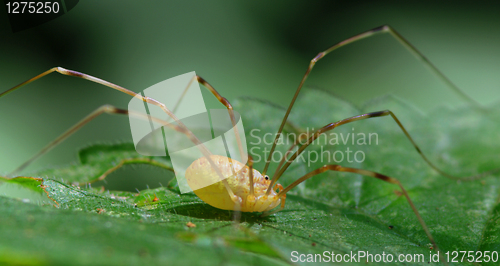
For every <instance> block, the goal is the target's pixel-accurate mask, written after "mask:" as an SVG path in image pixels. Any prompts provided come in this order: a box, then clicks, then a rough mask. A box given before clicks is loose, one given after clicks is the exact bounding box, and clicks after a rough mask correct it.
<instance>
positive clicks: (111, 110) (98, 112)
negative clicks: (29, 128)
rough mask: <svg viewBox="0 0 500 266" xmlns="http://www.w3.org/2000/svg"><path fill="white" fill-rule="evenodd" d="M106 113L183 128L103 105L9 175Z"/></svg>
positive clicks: (177, 128)
mask: <svg viewBox="0 0 500 266" xmlns="http://www.w3.org/2000/svg"><path fill="white" fill-rule="evenodd" d="M104 113H106V114H122V115H132V116H136V117H139V118H142V119H146V120H147V119H151V120H153V121H154V122H157V123H160V124H163V125H165V126H169V127H171V128H173V129H174V130H177V131H180V132H182V130H181V129H180V128H179V127H178V126H176V125H173V124H169V123H167V122H166V121H163V120H161V119H158V118H156V117H152V116H150V115H143V114H140V113H136V112H131V111H128V110H124V109H120V108H117V107H114V106H112V105H103V106H101V107H99V108H97V109H96V110H95V111H93V112H92V113H90V114H89V115H87V116H86V117H85V118H83V119H82V120H80V121H79V122H78V123H76V124H75V125H73V126H72V127H71V128H69V129H68V130H66V131H65V132H64V133H62V134H61V135H60V136H58V137H57V138H56V139H55V140H53V141H52V142H50V143H49V144H47V145H46V146H45V147H43V148H42V149H41V150H40V151H39V152H38V153H37V154H35V155H34V156H33V157H31V158H30V159H29V160H28V161H26V162H25V163H23V164H22V165H20V166H19V167H18V168H16V169H15V170H14V171H12V172H11V173H10V174H9V175H10V176H12V175H15V174H17V173H19V172H20V171H22V170H23V169H25V168H26V167H27V166H28V165H30V164H31V163H32V162H33V161H35V160H36V159H38V158H39V157H40V156H42V155H43V154H45V153H47V152H48V151H50V150H51V149H53V148H54V147H55V146H57V145H58V144H59V143H61V142H63V141H64V140H65V139H67V138H68V137H69V136H71V135H72V134H73V133H75V132H76V131H78V130H79V129H80V128H82V127H83V126H85V125H86V124H88V123H89V122H90V121H92V120H94V119H95V118H97V117H98V116H100V115H102V114H104Z"/></svg>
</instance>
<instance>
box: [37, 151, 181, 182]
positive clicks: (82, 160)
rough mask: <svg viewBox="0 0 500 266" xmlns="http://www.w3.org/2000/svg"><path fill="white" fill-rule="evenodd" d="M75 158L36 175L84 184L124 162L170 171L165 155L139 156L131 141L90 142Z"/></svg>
mask: <svg viewBox="0 0 500 266" xmlns="http://www.w3.org/2000/svg"><path fill="white" fill-rule="evenodd" d="M78 158H79V162H78V163H75V164H73V165H70V166H67V167H64V168H55V169H45V170H43V171H40V172H37V173H36V175H37V176H42V177H48V178H62V179H63V180H64V182H67V183H77V184H85V183H88V182H95V181H98V180H102V179H104V178H105V177H106V176H107V175H109V174H110V173H111V172H113V171H115V170H116V169H118V168H120V167H122V166H124V165H132V164H146V165H153V166H157V167H160V168H164V169H167V170H171V171H173V168H172V163H171V162H170V160H169V158H164V157H152V156H143V155H140V154H138V153H137V152H136V151H135V148H134V144H132V143H120V144H114V145H113V144H98V145H92V146H90V147H88V148H85V149H82V150H80V152H79V153H78Z"/></svg>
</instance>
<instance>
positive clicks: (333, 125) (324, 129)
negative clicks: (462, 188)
mask: <svg viewBox="0 0 500 266" xmlns="http://www.w3.org/2000/svg"><path fill="white" fill-rule="evenodd" d="M381 116H391V117H392V119H394V121H395V122H396V123H397V124H398V126H399V128H400V129H401V131H403V133H404V134H405V136H406V137H407V138H408V140H409V141H410V142H411V144H412V145H413V147H414V148H415V149H416V150H417V152H418V153H419V154H420V156H421V157H422V158H423V159H424V161H425V162H426V163H427V164H428V165H429V166H430V167H431V168H432V169H434V170H436V171H437V172H438V173H439V174H441V175H443V176H445V177H447V178H450V179H454V180H464V181H469V180H474V179H478V178H481V177H484V176H487V175H490V174H492V173H495V172H498V171H500V168H497V169H493V170H490V171H487V172H483V173H481V174H479V175H474V176H467V177H456V176H453V175H450V174H448V173H446V172H444V171H443V170H441V169H439V168H438V167H437V166H435V165H434V164H433V163H432V162H431V161H430V160H429V159H428V158H427V157H426V156H425V155H424V153H423V152H422V150H420V148H419V147H418V145H417V143H415V141H414V140H413V138H412V137H411V136H410V134H409V133H408V131H407V130H406V129H405V127H404V126H403V124H402V123H401V122H400V121H399V119H398V118H397V117H396V115H394V113H393V112H391V111H390V110H384V111H378V112H372V113H367V114H362V115H358V116H353V117H349V118H346V119H343V120H340V121H338V122H335V123H330V124H327V125H326V126H324V127H322V128H320V129H318V130H317V131H316V132H314V134H312V136H311V137H309V139H308V140H307V142H306V143H305V144H304V145H302V146H301V147H300V148H299V149H298V150H297V151H296V152H295V153H294V154H293V155H292V156H291V157H290V158H289V159H288V160H287V162H286V163H285V165H283V167H282V168H281V169H280V168H279V167H278V168H277V169H276V172H275V174H274V176H273V178H272V181H271V184H270V185H269V188H268V190H267V193H269V192H270V188H272V186H273V184H275V183H276V182H277V181H278V179H279V178H280V177H281V175H282V174H283V173H284V172H285V170H286V169H287V168H288V166H290V164H291V163H292V162H293V161H294V160H295V159H296V158H297V157H298V156H299V155H300V154H301V153H302V152H303V151H304V150H305V149H306V148H307V147H308V146H309V145H311V143H313V141H314V140H315V139H317V138H318V137H319V136H320V135H321V134H323V133H325V132H327V131H330V130H333V129H334V128H336V127H338V126H340V125H344V124H347V123H351V122H354V121H358V120H363V119H368V118H373V117H381ZM297 143H298V140H296V141H295V143H294V144H293V145H292V147H290V149H289V150H288V151H287V153H285V154H288V153H289V152H290V151H291V150H292V149H293V148H294V147H295V146H296V145H297ZM285 159H286V156H285V157H283V159H282V161H281V163H280V166H281V165H282V163H283V161H284V160H285Z"/></svg>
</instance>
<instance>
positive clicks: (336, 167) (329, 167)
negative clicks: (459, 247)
mask: <svg viewBox="0 0 500 266" xmlns="http://www.w3.org/2000/svg"><path fill="white" fill-rule="evenodd" d="M326 171H338V172H351V173H355V174H360V175H364V176H369V177H374V178H377V179H380V180H382V181H385V182H388V183H391V184H395V185H398V186H399V188H400V189H401V191H402V192H403V195H404V196H405V197H406V200H407V201H408V204H410V207H411V208H412V210H413V212H414V213H415V215H416V216H417V219H418V221H419V222H420V225H422V228H423V229H424V231H425V234H426V235H427V237H428V238H429V240H430V241H431V243H432V245H433V246H434V248H435V250H436V251H439V248H438V246H437V244H436V241H434V237H432V234H431V232H430V231H429V228H428V227H427V225H426V224H425V222H424V219H422V217H421V216H420V213H419V212H418V210H417V208H416V207H415V204H413V202H412V200H411V199H410V196H409V195H408V193H407V192H406V190H405V189H404V187H403V185H402V184H401V183H400V182H399V180H397V179H395V178H392V177H389V176H386V175H382V174H379V173H376V172H372V171H368V170H363V169H357V168H349V167H342V166H340V165H325V166H323V167H321V168H318V169H316V170H314V171H311V172H310V173H308V174H306V175H304V176H302V177H301V178H299V179H297V180H296V181H295V182H293V183H292V184H290V185H289V186H288V187H286V188H285V189H284V190H283V191H280V193H279V194H278V196H283V195H285V194H286V193H287V192H288V191H290V190H291V189H292V188H294V187H296V186H297V185H298V184H300V183H302V182H304V181H305V180H307V179H309V178H311V177H313V176H316V175H319V174H321V173H323V172H326Z"/></svg>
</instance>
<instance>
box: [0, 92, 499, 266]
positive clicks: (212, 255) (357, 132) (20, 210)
mask: <svg viewBox="0 0 500 266" xmlns="http://www.w3.org/2000/svg"><path fill="white" fill-rule="evenodd" d="M233 107H234V108H235V110H238V111H239V112H240V113H241V114H242V117H243V122H244V127H245V130H246V135H247V142H248V146H249V148H248V150H249V151H250V152H251V153H252V155H253V158H254V159H255V160H256V163H255V166H256V169H259V170H261V169H263V167H264V164H265V160H266V159H267V156H264V155H265V152H266V150H267V151H269V149H270V144H269V143H270V142H272V141H273V139H274V135H272V134H274V133H275V132H276V130H277V129H278V127H279V124H280V122H281V121H280V120H281V118H282V116H283V114H284V112H285V110H284V109H283V108H280V107H277V106H274V105H271V104H268V103H266V102H263V101H260V100H254V99H250V98H242V99H239V100H237V101H234V102H233ZM383 109H390V110H392V111H393V112H394V113H395V114H396V116H398V118H399V119H400V121H401V122H402V123H403V125H404V126H405V127H406V128H407V129H408V131H409V133H410V134H411V136H412V137H413V138H414V139H415V141H416V143H417V144H418V145H419V146H420V148H421V149H422V151H423V152H424V154H426V155H427V156H428V157H429V159H430V160H431V161H432V162H433V163H435V164H436V165H437V166H438V167H439V168H440V169H442V170H443V171H445V172H447V173H450V174H453V175H458V176H469V175H475V174H478V173H481V172H484V171H487V170H492V169H495V168H498V167H500V160H499V157H498V154H500V139H499V136H500V135H499V134H498V132H500V123H499V121H498V120H496V119H494V118H495V117H500V116H499V114H500V109H499V108H489V109H488V115H485V114H484V112H481V111H478V110H476V109H474V108H472V107H462V108H459V109H454V110H452V109H446V108H441V109H438V110H431V111H428V112H422V111H418V110H416V109H415V108H412V107H411V106H409V105H408V104H407V103H405V102H404V101H402V100H400V99H397V98H394V97H390V96H389V97H382V98H379V99H375V100H373V101H371V102H369V103H367V104H366V105H365V106H363V107H355V106H353V105H351V104H349V103H347V102H345V101H342V100H341V99H338V98H337V97H334V96H332V95H331V94H329V93H327V92H324V91H319V90H310V89H308V90H305V91H304V92H303V93H302V95H301V97H299V99H298V100H297V103H296V105H295V106H294V108H293V110H292V113H291V114H290V119H289V122H288V123H287V125H286V126H285V136H283V139H281V143H283V144H282V145H279V147H278V148H277V150H278V151H280V152H281V153H284V152H285V151H286V150H287V147H288V145H289V144H290V143H293V140H294V137H293V136H294V134H296V135H298V134H301V133H304V132H306V133H307V132H309V133H310V132H313V130H315V129H318V128H320V127H322V126H324V125H326V124H328V123H331V122H335V121H337V120H339V119H343V118H346V117H349V116H353V115H358V114H362V113H365V112H370V111H379V110H383ZM313 128H314V129H313ZM253 129H258V130H254V131H252V130H253ZM333 132H335V133H337V140H339V138H344V139H345V137H346V136H347V135H348V134H351V135H349V136H351V137H356V138H357V139H355V141H354V142H352V138H350V139H349V140H348V141H346V142H345V143H344V142H343V141H342V140H340V143H336V142H335V141H334V140H335V136H333V135H328V136H327V138H324V139H323V140H322V142H318V143H315V144H313V145H311V146H310V147H309V148H308V149H307V150H306V152H305V154H306V156H305V157H304V159H305V160H298V161H297V162H294V163H293V164H292V165H291V166H290V168H289V170H288V171H286V172H285V174H284V175H283V177H282V178H281V179H280V180H279V182H280V183H282V184H283V185H288V184H291V183H292V182H293V181H294V180H296V179H297V178H299V177H300V176H302V175H304V174H305V173H307V172H309V171H312V170H314V169H316V168H318V167H320V166H322V165H324V164H328V163H334V164H341V165H343V166H346V167H356V168H363V169H366V170H371V171H375V172H379V173H382V174H385V175H389V176H391V177H394V178H397V179H398V180H400V182H401V183H402V185H403V186H404V187H405V189H406V190H407V191H408V194H409V196H410V197H411V199H412V200H413V202H414V204H415V206H416V208H417V209H418V210H419V212H420V214H421V216H422V218H423V219H424V221H425V222H426V224H427V226H428V228H429V229H430V231H431V233H432V235H433V236H434V238H435V240H436V242H437V244H438V246H439V248H440V250H441V252H442V253H445V252H450V259H451V258H452V257H453V256H452V255H453V254H452V253H451V252H454V251H474V253H475V252H476V251H481V252H486V251H490V252H493V251H496V252H498V251H499V250H500V178H499V177H500V176H499V175H500V174H499V173H495V174H491V175H489V176H485V177H483V178H480V179H478V180H474V181H467V182H465V181H457V180H451V179H448V178H446V177H444V176H441V175H439V174H438V173H437V172H436V171H434V170H433V169H432V168H431V167H429V166H428V165H427V164H426V163H425V161H424V160H423V159H422V158H421V157H420V155H419V154H418V153H417V152H416V151H415V149H414V147H413V146H412V145H411V143H410V142H409V141H408V139H407V138H406V137H405V135H404V134H403V133H402V132H401V130H400V129H399V127H398V126H397V124H396V123H395V122H394V121H393V120H392V119H391V118H390V117H379V118H370V119H367V120H363V121H357V122H353V123H351V124H347V125H343V126H341V127H338V128H336V129H335V130H334V131H333ZM330 133H332V132H330ZM370 133H372V134H375V133H376V136H377V139H376V141H375V139H372V142H371V144H360V143H359V142H358V140H359V139H360V138H361V137H360V136H363V134H364V135H365V136H367V135H368V134H370ZM270 134H271V135H270ZM259 140H260V142H259ZM287 144H288V145H287ZM348 148H349V150H350V151H351V154H350V155H351V156H353V155H354V154H355V152H358V155H359V154H361V153H362V154H363V155H364V160H362V161H356V160H354V159H353V157H350V159H351V160H350V161H349V160H348V157H347V155H348V153H347V152H346V150H347V149H348ZM326 151H329V152H330V154H329V153H327V152H326ZM335 151H340V152H342V153H343V155H344V156H345V157H344V159H343V160H342V161H334V160H333V158H332V157H331V154H332V153H334V152H335ZM307 152H310V153H307ZM254 153H259V154H254ZM315 154H317V155H318V156H316V157H314V155H315ZM338 154H340V153H338ZM257 155H259V156H257ZM337 159H338V158H337ZM328 160H329V161H328ZM124 162H125V163H129V162H130V163H133V164H135V163H140V164H143V163H146V164H150V165H151V164H152V165H154V166H160V167H162V168H165V169H171V165H170V162H169V160H168V158H156V157H155V158H150V157H144V156H140V155H137V153H135V152H134V149H133V145H132V144H116V145H94V146H91V147H89V148H87V149H84V150H82V151H81V152H80V162H78V163H77V164H74V165H72V166H70V167H68V168H56V169H47V170H45V171H44V172H42V174H39V175H37V176H40V177H45V179H44V181H43V184H42V185H43V188H44V194H43V195H46V196H48V197H50V198H52V199H53V200H54V201H55V202H57V206H56V207H52V206H37V205H32V204H27V203H24V202H21V201H18V200H14V199H8V198H5V197H0V202H1V204H0V206H1V207H0V210H1V211H2V214H3V215H2V216H1V217H0V224H2V227H1V229H0V230H1V233H0V234H1V235H2V238H1V239H0V258H1V262H2V263H4V264H25V265H67V264H72V265H83V264H86V265H88V264H106V265H136V264H145V265H148V264H153V265H157V264H172V265H220V264H231V265H233V264H234V265H285V264H291V262H292V261H294V259H295V258H296V257H293V256H292V255H293V254H295V255H300V254H324V253H323V252H334V253H335V254H351V252H354V253H356V254H357V252H368V253H369V254H373V255H375V254H380V255H381V254H383V253H385V254H391V255H392V256H393V257H394V260H397V259H398V256H399V255H401V254H402V255H410V256H412V255H415V254H422V255H423V258H424V261H423V262H411V263H403V262H393V263H391V264H394V265H409V264H411V265H429V256H430V254H435V250H431V249H430V247H431V246H430V241H429V239H428V238H427V236H426V234H425V233H424V230H423V229H422V226H421V225H420V223H419V222H418V220H417V218H416V216H415V214H414V212H413V211H412V209H411V208H410V206H409V205H408V202H407V201H406V199H405V198H404V197H403V196H401V193H400V192H398V191H399V188H398V187H397V186H395V185H392V184H389V183H386V182H383V181H381V180H378V179H374V178H371V177H363V176H360V175H357V174H352V173H339V172H326V173H323V174H321V175H318V176H315V177H313V178H311V179H309V180H307V181H306V182H304V183H302V184H300V185H299V186H298V187H297V188H294V189H292V190H291V191H290V192H289V193H288V194H287V200H286V207H285V209H284V210H283V211H281V212H278V213H276V214H275V215H272V216H269V217H264V218H261V217H259V214H256V213H242V214H241V215H240V214H238V213H235V212H231V211H223V210H219V209H215V208H213V207H211V206H209V205H207V204H206V203H204V202H203V201H201V200H200V199H199V198H197V197H196V196H195V195H194V194H183V195H181V194H179V192H178V190H176V189H175V188H172V187H159V188H155V189H148V190H142V191H140V192H139V193H135V192H134V193H132V192H126V191H107V190H102V189H99V188H90V187H88V186H80V187H79V186H77V185H76V184H75V183H84V182H89V181H94V180H97V179H99V178H100V177H102V176H106V174H107V173H109V172H110V171H112V170H114V169H116V168H117V167H118V166H119V165H121V164H125V163H124ZM151 162H154V163H151ZM276 164H277V163H276V162H274V161H273V166H272V167H270V170H269V171H268V174H270V175H271V176H272V174H274V169H275V168H276ZM110 169H111V170H110ZM56 180H57V181H56ZM59 180H62V181H59ZM23 181H26V182H27V183H30V182H31V181H29V180H23ZM23 181H20V182H19V183H23ZM31 187H33V188H35V189H40V188H39V187H37V186H31ZM234 220H238V221H239V223H236V222H234ZM188 225H189V226H188ZM193 226H195V227H193ZM294 251H295V252H297V253H293V252H294ZM193 254H196V255H195V256H193ZM444 257H445V258H446V255H444ZM302 258H304V259H305V258H307V257H302ZM322 258H323V259H325V257H322ZM316 259H318V258H316ZM460 259H461V255H460V256H459V257H458V260H460ZM483 259H484V258H483ZM357 260H358V261H357V262H350V263H346V264H349V265H367V264H369V265H372V264H373V265H374V264H379V263H376V262H368V263H366V259H361V260H360V259H359V258H358V259H357ZM465 260H467V257H465ZM327 264H328V263H325V265H327ZM431 264H436V263H431ZM456 264H458V265H468V264H471V263H468V262H467V261H463V262H459V263H455V264H454V265H456ZM483 264H484V265H497V263H494V262H489V263H483Z"/></svg>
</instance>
